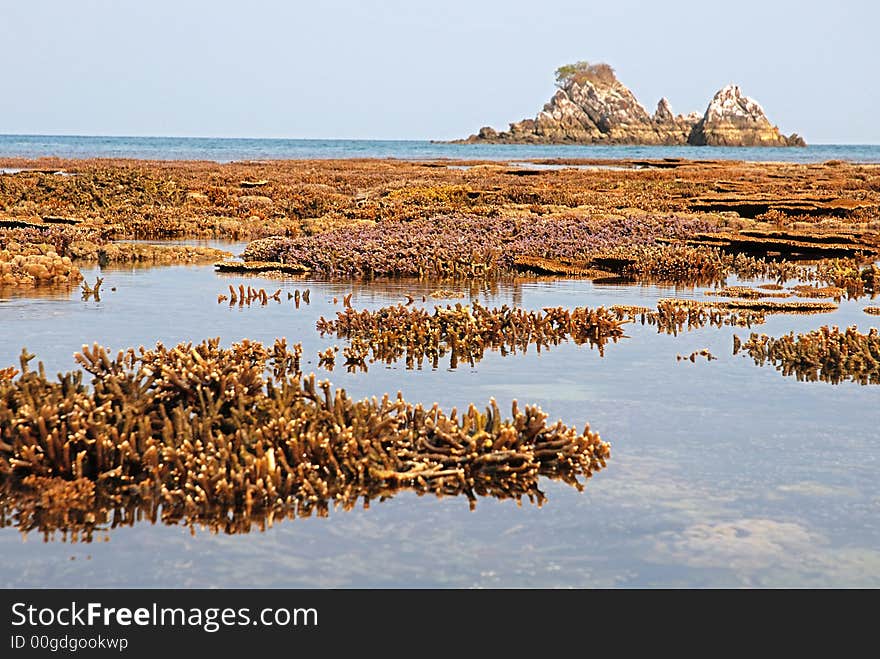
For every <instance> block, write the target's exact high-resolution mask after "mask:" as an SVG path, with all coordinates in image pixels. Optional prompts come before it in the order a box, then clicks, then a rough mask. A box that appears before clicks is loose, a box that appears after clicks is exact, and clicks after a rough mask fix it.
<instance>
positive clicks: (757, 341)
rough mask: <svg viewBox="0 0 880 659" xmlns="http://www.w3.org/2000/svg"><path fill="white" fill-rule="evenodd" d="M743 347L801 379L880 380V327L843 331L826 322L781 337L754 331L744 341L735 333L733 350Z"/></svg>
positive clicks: (835, 381) (761, 361)
mask: <svg viewBox="0 0 880 659" xmlns="http://www.w3.org/2000/svg"><path fill="white" fill-rule="evenodd" d="M740 350H742V351H744V352H746V353H747V354H748V355H749V356H750V357H752V359H754V360H755V364H757V365H759V366H763V365H764V364H767V363H769V364H772V365H774V366H775V367H776V369H777V370H778V371H780V372H782V374H783V375H794V376H796V377H797V379H798V380H805V381H810V382H816V381H820V380H821V381H822V382H830V383H832V384H839V383H841V382H844V381H846V380H852V381H853V382H858V383H859V384H880V335H878V333H877V329H876V328H871V329H870V330H869V331H868V333H867V334H862V333H861V332H859V331H858V329H857V328H856V327H848V328H846V330H845V331H842V332H841V331H840V330H839V329H838V328H837V327H831V328H829V327H828V326H827V325H826V326H823V327H821V328H819V329H818V330H815V331H812V332H807V333H806V334H798V335H797V336H795V335H794V333H791V334H787V335H785V336H781V337H779V338H774V337H771V336H767V335H766V334H761V335H758V334H754V333H753V334H752V335H751V336H750V337H749V339H748V340H747V341H744V342H743V341H741V340H740V339H739V337H736V336H734V341H733V354H737V353H738V352H740Z"/></svg>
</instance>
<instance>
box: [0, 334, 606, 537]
mask: <svg viewBox="0 0 880 659" xmlns="http://www.w3.org/2000/svg"><path fill="white" fill-rule="evenodd" d="M32 358H33V355H29V354H27V353H26V352H23V353H22V358H21V371H22V373H21V375H20V376H19V377H17V378H16V377H15V376H14V375H10V374H9V373H4V375H3V376H2V377H0V485H2V486H3V487H4V488H5V489H6V492H5V493H4V496H3V497H0V508H2V510H0V519H3V520H6V522H5V523H11V521H12V520H13V519H16V518H17V524H18V525H19V526H20V527H21V528H22V529H23V530H28V529H31V528H36V529H39V530H41V531H44V532H46V533H53V532H54V531H56V530H59V531H64V532H70V533H75V534H81V537H82V538H83V539H86V540H89V539H91V537H92V533H93V531H94V530H95V528H96V527H98V526H99V525H100V524H101V520H105V521H106V519H107V517H106V515H105V513H106V511H103V512H101V511H99V514H92V515H89V514H88V512H87V510H86V509H85V508H87V506H83V507H80V502H81V501H83V500H84V501H83V503H84V504H85V503H88V502H89V500H90V498H91V497H92V491H93V490H92V488H94V493H95V496H96V497H98V496H100V498H101V499H102V501H104V502H106V503H107V504H109V507H111V508H113V507H116V508H121V509H127V508H128V507H129V504H130V502H132V501H135V502H137V503H138V505H146V506H147V507H151V510H153V518H155V515H156V514H157V509H158V508H159V507H160V506H161V517H162V520H163V521H165V522H168V523H176V522H180V521H182V522H185V523H187V524H189V525H191V526H193V527H194V526H196V525H205V526H208V527H210V528H212V529H214V530H222V531H224V532H228V533H236V532H246V531H248V530H249V529H250V528H251V525H252V524H253V522H254V518H255V516H256V517H259V518H262V519H263V520H264V521H265V520H267V519H268V520H269V522H271V520H272V518H273V517H277V518H283V517H285V516H289V517H293V516H308V515H310V514H312V513H313V512H317V513H318V514H326V513H327V512H328V510H329V508H330V506H331V505H336V506H341V507H343V508H350V507H353V506H354V505H355V503H356V502H357V501H358V500H359V499H361V498H363V499H364V501H365V502H368V501H369V500H371V499H376V498H387V497H389V496H391V495H393V494H394V493H395V492H397V491H400V490H402V489H410V490H415V491H417V492H419V493H434V494H436V495H438V496H441V495H455V494H464V495H466V496H467V497H468V499H470V501H471V503H472V505H473V503H474V502H475V501H476V498H477V497H478V496H494V497H498V498H511V497H512V498H515V499H516V500H518V501H519V500H520V499H521V498H522V497H527V498H529V499H530V500H533V501H534V500H536V501H537V502H538V503H541V502H542V501H543V499H544V496H543V494H542V493H541V491H540V490H539V489H538V478H539V476H546V477H549V478H553V479H559V480H562V481H565V482H566V483H569V484H571V485H573V486H575V487H578V488H581V487H582V484H581V483H580V482H579V480H578V478H579V477H587V478H589V477H590V476H591V475H592V474H593V473H594V472H596V471H598V470H600V469H602V468H603V467H604V466H605V462H606V459H607V458H608V457H609V445H608V444H607V443H605V442H602V441H601V440H600V439H599V436H598V435H597V434H595V433H593V432H591V431H590V430H589V428H587V429H585V430H584V432H583V433H578V432H577V431H576V430H574V429H573V428H570V427H567V426H565V425H563V424H562V423H561V422H557V423H555V424H552V425H549V424H547V422H546V420H547V415H546V414H544V413H543V412H541V411H540V409H538V408H537V407H531V406H527V407H526V408H525V409H520V408H519V407H518V406H517V404H516V403H515V402H514V404H513V408H512V418H511V419H502V417H501V414H500V412H499V410H498V408H497V406H496V405H495V403H494V401H492V402H490V405H489V407H488V408H487V409H486V412H485V413H480V412H478V411H477V409H476V408H475V407H473V406H471V407H470V408H469V409H468V411H467V412H466V413H464V414H463V415H461V416H460V417H459V415H458V414H457V412H456V411H455V410H453V411H452V413H451V414H449V415H446V414H444V413H443V412H442V411H441V410H440V409H439V408H438V407H437V406H436V405H435V406H433V407H432V408H430V409H425V408H423V407H422V406H421V405H411V404H409V403H406V402H405V401H404V400H403V399H402V397H400V395H398V397H397V398H396V399H390V398H389V397H388V396H387V395H386V396H384V397H383V398H382V400H381V401H378V400H376V399H375V398H373V399H372V400H363V401H353V400H352V399H350V398H349V397H348V396H347V394H346V393H345V391H344V390H341V389H338V390H336V391H333V389H332V388H331V386H330V384H329V383H327V382H321V383H316V381H315V377H314V375H311V376H309V377H303V376H302V375H301V374H300V372H299V370H300V359H301V349H300V348H299V346H295V347H294V348H293V349H292V350H291V349H289V348H288V347H287V345H286V343H285V342H284V341H283V340H279V341H276V343H275V345H274V346H273V347H272V348H268V347H264V346H263V345H261V344H259V343H252V342H249V341H243V342H241V343H238V344H235V345H233V346H232V347H231V348H222V347H220V345H219V339H213V340H210V341H205V342H203V343H202V344H200V345H197V346H192V345H191V344H186V345H183V344H181V345H178V346H177V347H175V348H170V349H169V348H166V347H164V346H163V345H161V344H158V345H157V347H156V348H155V349H152V350H145V349H143V348H141V349H140V350H139V351H134V350H132V349H129V350H127V351H125V352H120V353H119V354H118V355H117V356H116V357H115V358H114V357H111V356H110V355H109V354H108V353H107V352H106V351H105V350H104V349H102V348H100V347H98V346H97V345H96V346H95V347H94V348H92V349H88V348H85V347H84V348H83V351H82V353H81V354H78V355H77V356H76V359H77V361H78V362H79V363H80V364H81V365H82V367H83V368H84V369H85V370H86V371H88V372H89V373H91V374H92V376H93V379H92V383H91V385H92V386H91V388H89V387H87V386H86V385H85V384H84V383H83V378H82V375H83V374H82V372H79V371H77V372H70V373H65V374H61V375H59V378H58V380H57V381H51V380H49V379H47V378H46V376H45V374H44V372H43V369H42V365H41V367H40V369H39V370H38V371H37V372H34V371H31V370H30V369H29V368H28V364H29V362H30V360H31V359H32ZM267 367H268V369H269V370H270V372H271V375H268V374H267ZM60 481H65V483H61V482H60ZM90 483H91V485H90ZM10 491H11V492H12V493H13V494H12V495H9V494H8V492H10ZM58 494H65V495H74V494H75V495H76V496H72V499H73V500H72V501H66V500H64V501H61V502H56V499H55V497H56V496H57V495H58Z"/></svg>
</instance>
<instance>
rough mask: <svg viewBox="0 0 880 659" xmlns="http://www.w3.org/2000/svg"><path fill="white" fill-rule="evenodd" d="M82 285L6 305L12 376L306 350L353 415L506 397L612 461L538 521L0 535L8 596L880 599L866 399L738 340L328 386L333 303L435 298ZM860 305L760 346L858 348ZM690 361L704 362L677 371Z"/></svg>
mask: <svg viewBox="0 0 880 659" xmlns="http://www.w3.org/2000/svg"><path fill="white" fill-rule="evenodd" d="M212 244H216V243H212ZM228 248H230V249H232V250H233V251H240V250H241V249H242V248H243V245H236V244H233V245H230V246H229V247H228ZM84 274H85V275H86V277H87V278H88V279H89V280H90V281H93V280H94V277H95V276H97V275H101V276H103V277H104V278H105V283H104V291H105V293H104V295H103V296H102V299H101V301H100V302H95V301H94V300H92V301H89V302H84V301H82V300H81V299H80V296H79V292H78V291H73V292H71V293H54V294H49V295H46V296H42V297H20V296H11V295H10V294H9V293H8V292H7V293H2V292H0V366H2V365H7V364H17V361H18V354H19V352H20V350H21V348H22V346H27V348H28V349H29V350H30V351H32V352H35V353H36V354H37V355H38V356H39V357H40V358H41V359H42V360H43V361H44V362H45V364H46V366H47V368H48V369H50V370H56V371H57V370H62V369H63V370H69V369H71V368H73V367H74V362H73V359H72V355H73V353H74V352H76V351H77V350H79V349H80V347H81V346H82V344H84V343H91V342H93V341H97V342H99V343H101V344H104V345H106V346H109V347H112V348H114V349H116V348H125V347H129V346H138V345H141V344H143V345H147V346H149V345H152V344H154V343H155V342H156V341H157V340H161V341H163V342H164V343H166V344H174V343H177V342H180V341H196V342H198V341H201V340H202V339H203V338H207V337H213V336H220V337H222V340H223V342H224V343H225V344H229V343H231V342H234V341H236V340H239V339H243V338H250V339H256V340H260V341H264V342H269V343H271V342H272V341H273V340H274V339H275V338H276V337H278V336H285V337H287V339H288V342H289V343H295V342H302V344H303V348H304V358H305V359H306V360H310V362H311V363H306V364H305V366H304V370H306V372H308V371H309V370H314V371H315V372H316V373H317V374H318V376H319V378H328V379H330V380H331V381H332V382H333V383H334V385H338V386H342V387H345V388H346V389H347V390H348V391H349V392H350V393H351V394H352V395H354V396H356V397H362V396H373V395H379V396H380V395H381V394H383V393H385V392H391V393H395V392H397V391H398V390H400V391H402V392H403V393H404V396H405V397H406V398H407V400H410V401H412V402H423V403H425V404H431V403H433V402H435V401H436V402H438V403H440V404H441V405H442V406H443V407H444V408H450V407H452V406H458V407H459V408H461V407H462V406H464V405H467V404H468V403H470V402H475V403H477V404H480V405H482V404H484V403H485V402H487V401H488V399H489V398H490V397H493V396H494V397H495V398H496V399H497V400H498V401H499V404H500V405H501V407H502V409H503V410H504V409H506V410H509V406H510V402H511V400H512V399H514V398H515V399H517V400H519V401H520V402H534V403H538V404H539V405H541V407H543V408H544V410H545V411H547V412H548V413H549V414H550V417H551V420H553V419H556V418H561V419H563V420H564V421H565V422H566V423H569V424H576V425H577V426H579V427H580V426H582V425H583V424H584V423H585V422H589V423H590V425H591V427H592V428H593V429H594V430H596V431H598V432H599V433H600V434H601V436H602V438H603V439H605V440H608V441H610V442H611V444H612V457H611V460H610V461H609V463H608V468H607V469H606V470H604V471H602V472H599V473H598V474H597V475H595V476H594V478H593V479H591V480H590V482H589V484H588V485H587V488H586V490H585V491H584V492H583V493H579V492H577V491H576V490H574V489H572V488H570V487H568V486H566V485H562V484H557V483H553V482H549V481H544V482H543V486H544V490H545V492H546V493H547V495H548V497H549V501H548V502H547V503H546V504H545V506H544V507H543V508H540V509H539V508H537V507H533V506H529V505H524V506H523V507H522V508H518V507H517V506H516V504H515V503H513V502H510V501H503V502H502V501H496V500H494V499H482V500H480V501H479V502H478V504H477V508H476V511H474V512H470V511H469V510H468V504H467V501H466V499H464V498H444V499H436V498H434V497H433V496H425V497H418V496H416V495H414V494H404V495H399V496H397V497H395V498H394V499H392V500H390V501H386V502H384V503H378V502H374V503H373V505H372V506H371V508H370V509H369V510H361V509H356V510H353V511H350V512H343V511H336V512H331V515H330V517H329V518H327V519H298V520H294V521H284V522H281V523H277V524H276V525H275V526H274V527H272V528H271V529H269V530H268V531H266V532H264V533H260V532H253V533H250V534H247V535H239V536H217V535H211V534H210V533H208V532H204V531H198V532H196V534H195V536H192V535H191V534H190V532H189V530H188V529H186V528H182V527H167V526H162V525H158V526H151V525H150V524H149V523H141V524H139V525H137V526H135V527H134V528H121V529H117V530H114V531H112V532H110V533H109V535H107V538H106V539H107V541H106V542H94V543H91V544H82V543H79V544H70V543H64V542H60V541H58V540H56V541H54V542H50V543H44V542H43V540H42V538H41V537H40V536H39V535H38V534H32V535H30V536H29V537H27V538H26V539H24V538H23V537H22V535H21V534H20V533H19V532H18V531H17V530H16V529H14V528H6V529H0V552H2V554H3V556H4V560H3V562H2V564H0V585H2V586H6V587H23V586H74V587H76V586H90V587H123V586H126V587H128V586H131V587H162V588H165V587H191V586H203V587H210V586H220V587H251V586H252V587H341V586H354V587H381V586H404V587H406V586H441V587H442V586H526V587H528V586H560V587H566V586H576V587H584V586H873V587H877V586H880V524H878V523H877V520H878V519H880V461H878V448H880V447H878V444H880V432H878V428H880V405H878V403H880V388H878V387H876V386H873V387H872V386H860V385H858V384H854V383H844V384H841V385H836V386H835V385H831V384H827V383H807V382H798V381H797V380H795V379H794V378H787V377H783V376H782V375H781V374H780V373H778V372H777V371H776V370H774V369H773V368H772V367H764V368H759V367H757V366H755V365H754V363H753V362H752V361H751V360H750V359H748V358H746V357H743V356H742V355H739V356H733V355H732V354H731V353H732V338H731V337H732V334H734V333H737V334H739V336H740V337H741V338H744V337H746V336H747V335H748V333H749V330H748V329H743V328H724V329H717V328H704V329H701V330H696V331H692V332H687V333H685V334H683V335H681V336H679V337H672V336H668V335H665V334H657V333H656V330H655V329H654V328H651V327H642V326H640V325H630V326H628V330H627V335H628V338H626V339H623V340H621V341H620V342H618V343H617V344H609V345H608V346H607V347H606V350H605V356H604V357H600V355H599V353H598V352H597V350H595V349H590V348H589V346H586V345H584V346H575V345H573V344H563V345H560V346H557V347H552V348H550V349H549V350H545V351H542V352H541V353H540V354H538V353H537V352H536V351H535V350H534V349H533V348H532V349H530V350H529V352H528V353H527V354H525V355H521V354H520V355H514V356H509V357H504V358H502V357H501V356H500V355H498V354H497V353H487V355H486V356H485V357H484V358H483V360H482V361H480V362H478V363H477V364H476V366H474V367H470V366H468V365H464V366H459V368H457V369H455V370H451V369H449V368H448V361H447V362H446V363H445V364H444V363H443V362H441V366H440V368H438V369H437V370H432V369H431V368H430V366H429V365H427V364H426V365H425V366H424V367H423V368H422V369H416V370H407V369H406V368H405V366H404V365H403V364H402V363H397V364H394V365H391V366H386V365H384V364H373V365H371V367H370V370H369V372H368V373H366V374H365V373H348V372H346V370H345V368H344V367H342V366H337V367H336V369H335V370H334V371H333V372H332V373H328V372H327V371H326V370H324V369H319V368H317V367H316V364H317V353H318V351H319V350H323V349H325V348H326V347H327V346H331V345H337V344H338V345H340V348H341V347H343V346H344V345H345V343H344V342H340V341H334V340H333V339H332V338H330V337H325V338H323V339H322V338H321V337H319V336H318V334H317V332H316V331H315V320H316V319H317V318H318V317H319V316H321V315H324V316H326V317H331V316H332V315H333V314H334V313H335V311H337V310H340V309H341V304H336V305H334V304H333V301H332V299H333V297H334V296H336V297H338V298H339V299H340V300H341V298H342V296H343V295H345V294H346V293H348V292H350V291H353V292H354V295H353V298H352V304H353V306H355V307H356V308H376V307H379V306H383V305H387V304H395V303H397V302H400V301H403V299H404V294H406V293H412V294H414V295H416V296H417V297H418V299H419V300H420V299H421V298H420V296H421V295H422V294H425V293H429V292H431V291H433V290H435V289H436V288H439V287H441V286H440V285H439V284H437V285H432V284H428V283H419V282H390V283H389V282H385V283H371V284H354V285H352V284H347V283H325V282H316V281H302V280H299V281H297V280H284V281H274V280H265V279H261V278H258V277H248V278H245V277H239V276H220V275H217V274H215V273H214V272H213V270H212V268H211V267H184V266H179V267H177V266H175V267H164V268H110V269H105V270H104V271H103V272H101V271H99V270H97V269H86V270H85V271H84ZM241 282H244V283H245V284H246V285H247V284H251V285H255V286H257V287H260V286H262V287H265V288H266V289H267V290H270V291H272V290H275V289H276V288H283V289H285V290H291V291H292V290H293V289H294V288H299V289H301V290H302V289H304V288H310V289H311V304H310V305H302V306H301V308H300V309H295V308H294V305H293V303H292V302H288V301H287V300H286V295H282V299H284V303H282V304H280V305H279V304H276V303H274V302H270V304H269V306H267V307H260V306H258V305H255V306H252V307H250V308H247V307H245V308H243V309H239V308H238V307H235V308H233V309H230V308H229V307H228V306H227V305H226V304H217V301H216V296H217V295H218V294H219V293H222V292H224V291H225V290H226V287H227V284H230V283H231V284H233V285H236V286H237V285H238V284H239V283H241ZM728 283H730V284H732V283H736V282H734V281H733V280H732V279H731V280H729V281H728ZM111 287H116V291H115V292H111V291H110V288H111ZM442 287H444V288H449V284H444V285H443V286H442ZM703 290H705V289H704V288H687V287H684V288H674V287H657V286H647V285H644V286H638V285H631V286H620V285H610V284H599V283H591V282H589V281H580V280H557V281H554V280H548V281H543V280H542V281H536V280H523V281H522V282H519V283H517V282H513V281H511V282H507V283H503V284H498V285H497V286H496V287H493V288H491V289H486V288H482V289H481V288H476V289H473V290H472V291H469V297H470V298H472V299H479V300H480V302H481V303H483V304H487V305H493V306H494V305H501V304H505V303H506V304H517V305H520V306H522V307H525V308H530V309H540V308H541V307H544V306H548V305H565V306H577V305H587V306H598V305H610V304H642V305H646V306H653V305H654V304H655V303H656V300H657V298H658V297H663V296H670V295H676V296H693V297H698V296H701V295H702V291H703ZM452 302H453V303H454V301H452ZM446 303H447V301H445V300H444V301H439V302H434V301H432V300H431V299H430V298H429V301H428V303H427V304H428V305H429V306H430V305H433V304H446ZM870 303H871V302H870V301H867V300H860V301H856V302H846V301H844V302H843V303H842V304H841V306H840V309H839V310H838V311H837V312H835V313H833V314H821V315H812V316H776V317H768V321H767V323H766V324H765V325H762V326H758V327H756V328H755V331H758V332H763V333H767V334H771V335H779V334H782V333H784V332H787V331H790V330H795V331H804V330H809V329H814V328H817V327H819V326H821V325H823V324H837V325H840V326H845V325H850V324H855V325H858V326H859V329H861V330H862V331H866V329H867V328H868V327H870V326H872V324H873V325H874V326H876V325H877V319H876V318H872V317H870V316H868V315H866V314H864V313H863V312H862V311H861V309H862V307H863V306H865V305H866V304H870ZM873 303H874V304H876V301H874V302H873ZM416 304H420V302H417V303H416ZM702 348H709V349H710V350H711V352H712V353H713V354H715V355H716V356H717V357H718V360H717V361H712V362H707V361H705V360H703V359H699V360H698V361H697V362H696V363H691V362H690V361H682V362H679V361H676V355H677V354H682V355H687V354H690V353H691V352H692V351H694V350H699V349H702ZM340 357H341V355H340ZM340 361H341V359H340ZM98 535H100V534H98ZM102 539H103V538H102Z"/></svg>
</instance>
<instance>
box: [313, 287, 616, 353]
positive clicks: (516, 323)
mask: <svg viewBox="0 0 880 659" xmlns="http://www.w3.org/2000/svg"><path fill="white" fill-rule="evenodd" d="M317 329H318V331H319V332H320V333H321V335H322V336H323V335H324V334H332V335H334V336H336V337H337V338H340V339H342V338H347V339H351V346H350V348H349V349H348V352H346V351H344V352H343V354H344V355H345V356H346V358H347V360H348V363H349V364H357V365H362V364H363V365H364V366H365V359H366V357H367V355H368V354H369V353H370V351H372V355H373V359H374V360H377V361H383V362H387V363H391V362H394V361H397V360H400V359H405V360H406V364H407V367H409V368H412V367H414V366H415V365H419V366H420V365H421V364H422V363H423V362H424V361H428V362H429V363H431V364H432V365H433V367H434V368H436V367H437V366H438V363H439V360H440V358H441V357H444V356H445V355H447V354H448V355H449V360H450V361H449V366H450V368H455V367H456V366H457V365H458V363H459V361H465V362H467V363H469V364H474V363H475V362H476V361H478V360H480V359H482V357H483V354H484V353H485V351H486V350H487V349H488V350H498V351H499V352H500V353H501V354H502V355H507V354H508V353H516V352H517V351H520V352H526V351H528V348H529V346H530V345H534V346H535V347H536V349H537V350H538V351H539V352H540V351H541V349H542V348H546V347H548V346H551V345H557V344H559V343H560V342H562V341H566V340H569V339H571V340H572V341H573V342H574V343H575V344H578V345H580V344H584V343H588V344H589V345H590V346H596V347H597V348H598V350H599V352H600V353H602V352H603V350H604V346H605V344H606V342H608V341H609V340H610V341H617V339H618V338H621V337H622V336H623V328H622V327H621V323H620V322H619V320H618V319H616V318H614V317H613V314H612V313H610V312H609V311H608V310H606V309H604V308H602V307H599V308H598V309H587V308H584V307H578V308H575V309H571V310H568V309H563V308H561V307H555V308H549V307H548V308H546V309H544V310H543V311H525V310H523V309H513V308H510V307H508V306H507V305H505V306H503V307H501V308H496V309H488V308H486V307H484V306H482V305H480V304H479V303H478V302H474V303H473V304H472V305H471V306H465V305H462V304H461V303H458V304H456V305H455V306H454V307H453V306H451V305H447V306H446V307H439V306H438V307H434V311H433V313H430V312H428V311H427V310H426V309H420V308H416V309H410V308H408V307H405V306H403V305H397V306H394V307H383V308H381V309H378V310H376V311H369V310H364V311H356V310H354V309H352V308H350V307H349V308H346V309H345V311H340V312H337V314H336V319H335V320H327V319H325V318H323V317H321V318H320V319H319V320H318V323H317Z"/></svg>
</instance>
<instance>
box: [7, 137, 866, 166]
mask: <svg viewBox="0 0 880 659" xmlns="http://www.w3.org/2000/svg"><path fill="white" fill-rule="evenodd" d="M51 156H55V157H59V158H139V159H149V160H213V161H216V162H230V161H236V160H279V159H284V160H286V159H312V158H400V159H406V160H434V159H438V158H449V159H453V160H483V159H485V160H523V159H526V160H527V159H541V158H603V159H614V158H635V159H640V158H652V159H653V158H691V159H731V160H751V161H762V162H769V161H785V162H798V163H810V162H824V161H826V160H848V161H852V162H863V163H864V162H870V163H880V145H877V144H816V145H810V146H808V147H806V148H768V147H705V146H701V147H694V146H585V145H570V144H547V145H530V144H442V143H435V142H430V141H427V140H298V139H252V138H215V137H106V136H105V137H102V136H80V135H0V158H19V157H20V158H41V157H51Z"/></svg>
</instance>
